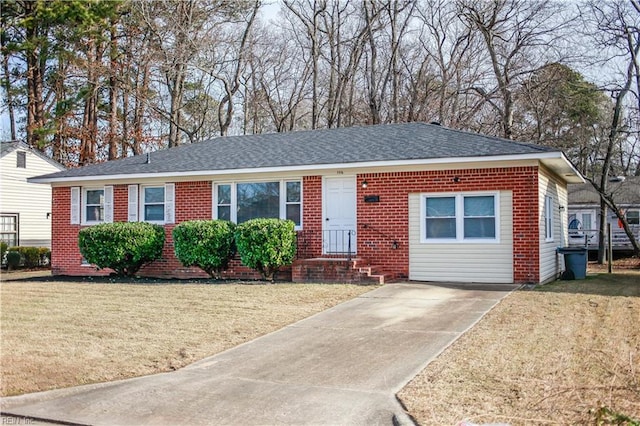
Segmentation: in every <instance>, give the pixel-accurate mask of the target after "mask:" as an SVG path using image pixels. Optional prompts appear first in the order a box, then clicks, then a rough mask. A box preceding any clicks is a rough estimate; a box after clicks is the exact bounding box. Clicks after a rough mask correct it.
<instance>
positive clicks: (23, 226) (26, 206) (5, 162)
mask: <svg viewBox="0 0 640 426" xmlns="http://www.w3.org/2000/svg"><path fill="white" fill-rule="evenodd" d="M0 148H1V150H0V241H4V242H6V243H7V244H9V246H34V247H51V187H50V186H49V185H41V184H37V183H29V182H27V178H30V177H33V176H38V175H42V174H44V173H53V172H57V171H60V170H64V167H63V166H62V165H60V164H58V163H56V162H55V161H53V160H51V159H50V158H47V157H46V156H45V155H44V154H42V153H41V152H38V151H37V150H35V149H32V148H30V147H29V146H28V145H27V144H25V143H23V142H18V141H12V142H2V143H0Z"/></svg>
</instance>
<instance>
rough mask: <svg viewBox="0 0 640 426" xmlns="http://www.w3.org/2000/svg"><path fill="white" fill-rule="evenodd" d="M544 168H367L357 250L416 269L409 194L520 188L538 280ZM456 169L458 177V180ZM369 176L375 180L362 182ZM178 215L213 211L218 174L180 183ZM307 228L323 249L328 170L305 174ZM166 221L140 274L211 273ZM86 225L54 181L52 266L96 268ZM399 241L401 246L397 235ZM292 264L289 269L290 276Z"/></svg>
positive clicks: (521, 246) (527, 245)
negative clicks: (157, 253)
mask: <svg viewBox="0 0 640 426" xmlns="http://www.w3.org/2000/svg"><path fill="white" fill-rule="evenodd" d="M537 174H538V168H537V167H512V168H493V169H474V170H451V171H425V172H398V173H367V174H361V175H358V177H357V183H358V185H357V188H358V189H357V191H358V194H357V209H358V217H357V220H358V230H357V232H358V256H359V257H362V258H365V259H367V260H369V261H370V262H371V263H372V264H375V265H381V266H384V268H385V269H386V270H388V271H391V272H394V273H395V274H396V275H397V276H399V277H407V276H408V272H409V247H408V242H409V236H408V214H409V207H408V194H409V193H424V192H465V191H483V190H487V191H499V190H511V191H512V192H513V218H514V219H513V239H514V243H513V245H514V247H513V263H514V280H515V281H516V282H537V281H538V280H539V262H540V259H539V249H538V243H539V229H538V226H539V225H538V220H537V212H538V177H537ZM454 177H458V178H459V182H454V179H453V178H454ZM364 179H366V180H367V182H368V184H369V185H368V187H367V188H366V189H363V188H361V186H360V183H361V182H362V181H363V180H364ZM365 195H379V196H380V202H378V203H365V202H364V196H365ZM175 196H176V222H178V223H179V222H182V221H185V220H192V219H210V218H211V217H212V213H211V208H212V205H211V204H212V198H211V197H212V190H211V182H208V181H202V182H178V183H176V194H175ZM303 198H304V209H303V228H304V231H303V232H302V233H301V234H300V237H299V245H300V247H299V252H298V253H299V256H300V257H302V258H308V257H320V256H321V255H322V238H321V235H322V177H321V176H309V177H305V178H304V179H303ZM114 220H115V221H126V220H127V185H116V186H115V187H114ZM174 226H175V225H167V226H166V227H165V228H166V237H167V239H166V243H165V247H164V252H163V258H162V259H160V260H158V261H156V262H154V263H152V264H150V265H147V266H146V267H145V268H143V270H141V274H144V275H153V276H167V277H191V276H200V277H204V276H206V275H205V274H204V273H203V272H202V271H200V270H199V269H198V268H184V267H182V265H181V264H180V263H179V262H178V260H177V259H176V258H175V256H174V254H173V240H172V238H171V230H172V229H173V227H174ZM80 228H81V227H80V226H79V225H70V189H69V188H68V187H66V188H54V189H53V238H52V260H51V262H52V270H53V273H54V274H58V275H60V274H65V275H90V274H94V275H96V274H105V273H109V272H110V271H95V269H94V268H92V267H87V266H81V265H80V260H81V258H82V256H81V255H80V252H79V250H78V244H77V234H78V231H79V229H80ZM394 240H395V241H397V243H398V246H397V248H395V249H394V248H393V247H392V242H393V241H394ZM290 273H291V272H290V271H285V272H284V273H283V274H282V275H281V276H280V277H281V278H285V277H287V276H288V275H289V274H290ZM226 275H227V276H229V277H234V276H238V277H241V278H257V277H258V275H257V274H256V273H255V272H254V271H252V270H250V269H248V268H246V267H244V266H242V265H241V264H240V262H239V261H238V260H235V261H234V262H233V263H232V265H231V268H230V270H229V271H227V273H226Z"/></svg>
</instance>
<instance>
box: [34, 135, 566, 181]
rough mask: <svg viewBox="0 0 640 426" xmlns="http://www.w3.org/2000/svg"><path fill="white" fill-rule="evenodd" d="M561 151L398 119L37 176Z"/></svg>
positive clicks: (249, 138)
mask: <svg viewBox="0 0 640 426" xmlns="http://www.w3.org/2000/svg"><path fill="white" fill-rule="evenodd" d="M549 152H557V153H560V151H559V150H557V149H552V148H548V147H542V146H539V145H534V144H528V143H522V142H515V141H511V140H506V139H500V138H496V137H491V136H484V135H480V134H475V133H470V132H464V131H459V130H453V129H448V128H446V127H442V126H439V125H435V124H426V123H402V124H386V125H375V126H362V127H345V128H337V129H323V130H311V131H297V132H288V133H270V134H259V135H246V136H226V137H219V138H215V139H211V140H208V141H204V142H200V143H195V144H188V145H181V146H179V147H175V148H171V149H165V150H161V151H156V152H153V153H151V154H150V161H147V156H146V155H140V156H135V157H128V158H124V159H120V160H113V161H108V162H105V163H101V164H94V165H89V166H85V167H81V168H77V169H70V170H67V171H64V172H59V173H54V174H49V175H45V176H40V177H38V178H37V179H35V180H36V181H40V182H52V181H56V180H70V178H82V177H94V178H95V177H100V176H104V177H116V176H117V177H126V175H142V174H145V175H146V174H150V175H159V174H174V175H175V174H188V173H193V174H197V172H203V171H206V172H211V171H233V170H245V171H246V170H247V169H252V170H255V171H259V170H261V169H274V168H283V169H284V168H295V167H300V166H326V165H348V164H352V165H353V164H358V163H363V164H371V163H385V162H399V161H412V160H426V159H448V158H464V157H496V156H513V155H526V154H533V155H535V154H542V153H549Z"/></svg>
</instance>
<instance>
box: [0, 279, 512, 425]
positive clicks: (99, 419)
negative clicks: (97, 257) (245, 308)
mask: <svg viewBox="0 0 640 426" xmlns="http://www.w3.org/2000/svg"><path fill="white" fill-rule="evenodd" d="M514 288H515V286H508V285H486V284H485V285H476V286H469V285H460V286H454V285H444V284H443V285H428V284H414V283H411V284H388V285H386V286H384V287H380V288H378V289H376V290H374V291H371V292H368V293H366V294H364V295H362V296H360V297H358V298H356V299H353V300H351V301H348V302H346V303H342V304H341V305H338V306H336V307H334V308H332V309H329V310H327V311H324V312H321V313H319V314H316V315H314V316H312V317H310V318H307V319H305V320H302V321H300V322H297V323H295V324H292V325H290V326H288V327H285V328H283V329H282V330H279V331H277V332H274V333H271V334H269V335H266V336H263V337H261V338H258V339H256V340H253V341H251V342H248V343H245V344H243V345H240V346H238V347H236V348H233V349H230V350H228V351H226V352H223V353H221V354H218V355H215V356H212V357H209V358H206V359H204V360H202V361H199V362H197V363H195V364H192V365H190V366H188V367H185V368H183V369H181V370H178V371H175V372H171V373H163V374H156V375H152V376H146V377H141V378H135V379H129V380H123V381H118V382H111V383H103V384H98V385H88V386H80V387H74V388H68V389H61V390H54V391H48V392H41V393H37V394H27V395H21V396H17V397H9V398H3V399H2V400H0V403H1V407H2V412H3V414H5V415H19V416H26V417H30V418H34V419H41V420H50V421H56V422H65V423H67V424H69V423H71V424H83V425H85V424H87V425H88V424H91V425H132V424H136V425H173V424H190V425H204V424H214V425H225V424H229V425H231V424H233V425H238V424H244V425H273V424H290V425H294V424H295V425H302V424H307V425H391V424H411V423H412V422H411V419H410V417H409V416H408V415H407V414H406V413H405V412H404V410H403V409H402V407H401V405H400V404H399V403H398V401H397V400H396V398H395V394H396V392H398V391H399V390H400V389H401V388H402V387H403V386H404V385H405V384H406V383H407V382H408V381H409V380H411V378H413V377H414V376H415V375H416V374H417V373H418V372H420V371H421V370H422V369H423V368H424V367H425V365H426V364H428V363H429V362H430V361H431V360H432V359H433V358H435V357H436V356H437V355H438V354H439V353H440V352H441V351H442V350H443V349H445V348H446V347H447V346H448V345H449V344H451V342H453V341H454V340H456V339H457V338H458V337H459V336H460V335H461V334H462V333H463V332H465V331H466V330H467V329H469V328H470V327H471V326H472V325H473V324H475V323H476V322H477V321H478V320H479V319H480V318H481V317H482V316H483V315H484V314H485V313H486V312H487V311H488V310H489V309H491V308H492V307H493V306H494V305H495V304H496V303H497V302H498V301H499V300H500V299H501V298H503V297H504V296H505V295H507V294H508V293H509V292H510V291H512V290H513V289H514Z"/></svg>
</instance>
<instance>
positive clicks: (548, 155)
mask: <svg viewBox="0 0 640 426" xmlns="http://www.w3.org/2000/svg"><path fill="white" fill-rule="evenodd" d="M522 160H538V161H541V162H542V163H543V164H545V165H546V166H547V167H550V168H551V169H552V170H554V171H555V172H556V173H557V174H558V175H560V176H562V177H563V178H564V179H565V180H566V181H567V182H568V183H584V182H585V181H584V179H583V177H582V175H581V174H580V172H578V170H577V169H576V168H575V167H574V166H573V165H572V164H571V162H570V161H569V160H568V159H567V158H566V156H565V155H564V154H563V153H562V152H561V151H547V152H537V153H530V154H510V155H494V156H478V157H453V158H451V157H448V158H428V159H415V160H392V161H370V162H353V163H332V164H308V165H296V166H277V167H261V168H243V169H221V170H193V171H185V172H173V173H167V172H156V173H120V174H110V175H91V176H67V177H55V176H51V177H47V176H48V175H43V176H40V177H38V176H36V177H32V178H29V179H28V181H29V182H33V183H51V184H52V183H77V182H94V181H105V180H109V181H118V180H122V181H124V180H127V181H132V180H136V179H153V178H164V179H171V178H184V177H188V176H199V177H207V176H210V177H215V176H219V175H229V174H235V175H246V174H253V173H274V172H283V173H284V172H302V173H304V172H309V171H323V170H332V169H336V168H338V169H344V170H349V169H362V168H378V167H397V166H405V167H406V166H416V167H417V166H423V167H424V166H432V165H433V166H435V165H442V164H452V165H453V164H456V165H457V164H464V163H478V162H482V163H484V162H486V163H490V162H496V161H502V162H504V161H522Z"/></svg>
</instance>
